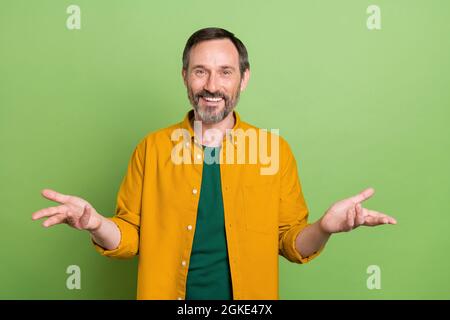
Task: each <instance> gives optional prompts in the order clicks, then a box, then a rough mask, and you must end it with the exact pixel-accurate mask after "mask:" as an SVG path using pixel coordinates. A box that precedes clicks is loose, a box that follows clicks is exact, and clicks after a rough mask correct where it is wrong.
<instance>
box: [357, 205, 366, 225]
mask: <svg viewBox="0 0 450 320" xmlns="http://www.w3.org/2000/svg"><path fill="white" fill-rule="evenodd" d="M355 211H356V226H360V225H362V224H364V220H365V217H364V214H363V210H362V206H361V204H360V203H358V204H357V205H356V206H355Z"/></svg>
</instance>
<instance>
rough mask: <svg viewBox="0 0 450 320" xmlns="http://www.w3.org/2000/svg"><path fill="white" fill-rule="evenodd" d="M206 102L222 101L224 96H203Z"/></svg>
mask: <svg viewBox="0 0 450 320" xmlns="http://www.w3.org/2000/svg"><path fill="white" fill-rule="evenodd" d="M201 98H202V99H203V100H205V101H206V102H220V101H222V100H223V98H210V97H201Z"/></svg>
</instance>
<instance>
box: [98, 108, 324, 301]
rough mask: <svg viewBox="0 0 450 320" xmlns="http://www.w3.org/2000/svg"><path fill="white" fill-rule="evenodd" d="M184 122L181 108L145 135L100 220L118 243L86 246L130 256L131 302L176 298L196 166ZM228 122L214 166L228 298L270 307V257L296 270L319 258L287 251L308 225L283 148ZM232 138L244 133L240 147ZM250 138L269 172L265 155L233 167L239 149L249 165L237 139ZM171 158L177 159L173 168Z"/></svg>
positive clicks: (197, 181)
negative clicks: (171, 120)
mask: <svg viewBox="0 0 450 320" xmlns="http://www.w3.org/2000/svg"><path fill="white" fill-rule="evenodd" d="M192 116H193V113H192V110H191V111H190V112H189V113H188V114H187V115H186V117H185V119H184V121H182V122H181V123H178V124H175V125H172V126H170V127H168V128H165V129H161V130H158V131H156V132H153V133H150V134H149V135H147V136H146V137H145V138H144V139H143V140H142V141H141V142H140V143H139V144H138V145H137V147H136V149H135V150H134V152H133V155H132V157H131V159H130V162H129V164H128V169H127V173H126V175H125V177H124V179H123V181H122V184H121V186H120V190H119V193H118V196H117V206H116V212H115V216H114V217H112V218H110V219H111V220H112V221H114V222H115V223H116V224H117V226H118V227H119V229H120V232H121V235H122V238H121V241H120V244H119V246H118V247H117V248H116V249H114V250H104V249H103V248H101V247H100V246H98V245H95V244H94V245H95V247H96V249H97V251H98V252H100V253H101V254H102V255H105V256H109V257H116V258H129V257H133V256H135V255H136V254H139V267H138V289H137V298H138V299H184V298H185V291H186V290H185V289H186V279H187V272H188V269H189V258H190V253H191V249H192V243H193V239H194V232H195V225H196V216H197V206H198V202H199V195H200V194H199V193H200V187H201V179H202V166H203V160H202V156H203V155H202V152H203V151H202V148H201V146H199V145H198V144H197V139H196V137H195V135H194V130H193V128H192V126H191V123H190V120H189V119H190V117H192ZM234 116H235V125H234V128H233V131H232V132H227V134H226V135H224V138H223V141H222V148H221V164H220V170H221V183H222V193H223V205H224V216H225V229H226V238H227V247H228V254H229V263H230V271H231V281H232V287H233V299H236V300H238V299H239V300H241V299H249V300H250V299H278V255H279V254H280V255H282V256H284V257H285V258H286V259H288V260H289V261H292V262H295V263H305V262H308V261H309V260H311V259H313V258H314V257H316V256H317V255H318V254H319V253H320V250H319V252H316V253H315V254H313V255H311V256H310V257H302V256H301V255H300V254H299V252H298V251H297V250H296V248H295V239H296V237H297V235H298V234H299V232H301V231H302V230H303V229H304V228H305V227H306V226H307V225H308V222H307V218H308V209H307V206H306V203H305V200H304V198H303V193H302V189H301V185H300V181H299V178H298V173H297V165H296V161H295V159H294V157H293V155H292V152H291V150H290V148H289V146H288V144H287V143H286V141H285V140H284V139H283V138H281V137H279V136H278V135H276V134H274V133H269V134H268V133H267V132H266V131H260V130H259V129H258V128H256V127H254V126H251V125H250V124H248V123H245V122H243V121H241V120H240V118H239V115H238V114H237V112H234ZM180 129H181V130H180ZM180 131H181V132H183V133H184V135H180ZM250 131H251V132H250ZM234 132H241V133H242V132H250V133H249V134H248V136H247V138H248V139H246V140H245V139H240V138H239V137H238V134H237V133H236V134H235V133H234ZM254 132H256V138H261V137H264V136H267V139H266V140H267V141H268V147H267V148H262V147H258V148H259V149H260V150H262V151H267V152H266V154H267V155H269V154H271V153H270V152H272V151H273V152H274V153H275V152H277V153H278V155H279V157H278V159H279V163H278V167H277V166H276V165H275V168H276V169H277V170H269V171H267V167H268V161H267V157H263V156H260V157H258V156H256V158H257V159H256V161H254V160H255V157H253V160H247V161H244V163H242V161H241V162H239V161H238V160H237V159H238V156H239V152H238V148H241V147H242V146H243V148H244V149H243V150H245V156H246V159H251V155H250V153H251V151H250V149H249V145H250V143H247V145H244V141H250V140H251V138H250V136H251V135H252V134H253V133H254ZM261 132H263V133H261ZM244 137H245V136H244ZM277 141H278V142H277ZM276 143H277V145H276ZM265 149H267V150H265ZM262 151H261V152H262ZM256 154H258V152H256ZM174 155H175V156H176V155H182V159H183V160H187V161H182V162H181V163H178V162H179V161H178V160H179V159H178V160H175V161H174V160H173V159H175V158H174ZM178 158H180V157H178ZM233 160H234V161H233ZM177 161H178V162H177ZM189 162H190V163H189ZM273 162H274V161H273ZM264 168H266V172H265V173H264V174H262V173H263V172H264ZM271 171H272V172H271ZM267 172H269V174H267Z"/></svg>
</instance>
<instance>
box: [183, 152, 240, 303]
mask: <svg viewBox="0 0 450 320" xmlns="http://www.w3.org/2000/svg"><path fill="white" fill-rule="evenodd" d="M203 149H204V163H203V173H202V186H201V190H200V199H199V204H198V211H197V223H196V228H195V234H194V243H193V247H192V253H191V259H190V262H189V271H188V276H187V283H186V299H187V300H203V299H209V300H219V299H220V300H231V299H232V298H233V294H232V287H231V277H230V267H229V264H228V251H227V240H226V235H225V221H224V213H223V212H224V209H223V199H222V187H221V180H220V164H219V161H218V157H219V151H220V147H217V148H213V147H203ZM215 160H217V161H215Z"/></svg>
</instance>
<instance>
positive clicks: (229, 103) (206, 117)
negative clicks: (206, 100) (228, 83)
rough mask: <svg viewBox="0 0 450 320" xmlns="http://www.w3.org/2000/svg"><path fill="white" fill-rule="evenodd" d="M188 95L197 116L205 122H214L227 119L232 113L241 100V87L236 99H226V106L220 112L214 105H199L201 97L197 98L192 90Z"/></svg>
mask: <svg viewBox="0 0 450 320" xmlns="http://www.w3.org/2000/svg"><path fill="white" fill-rule="evenodd" d="M188 95H189V101H190V102H191V105H192V107H193V108H194V110H195V112H196V114H197V116H198V117H199V118H200V119H199V120H200V121H202V122H203V123H204V124H214V123H218V122H220V121H222V120H223V119H225V118H226V117H227V116H228V115H229V114H230V112H232V111H233V110H234V108H235V107H236V105H237V104H238V102H239V97H240V89H238V92H237V94H236V97H235V98H234V99H225V107H224V108H223V109H222V110H221V111H220V112H215V109H216V108H214V107H206V108H201V107H200V106H199V105H198V100H199V99H198V98H197V99H196V98H195V97H194V95H193V93H192V92H190V93H189V94H188Z"/></svg>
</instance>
